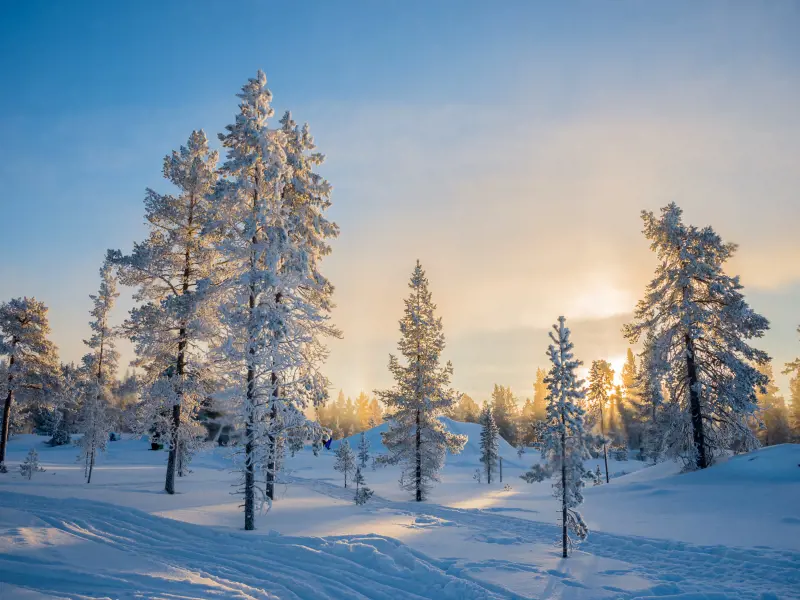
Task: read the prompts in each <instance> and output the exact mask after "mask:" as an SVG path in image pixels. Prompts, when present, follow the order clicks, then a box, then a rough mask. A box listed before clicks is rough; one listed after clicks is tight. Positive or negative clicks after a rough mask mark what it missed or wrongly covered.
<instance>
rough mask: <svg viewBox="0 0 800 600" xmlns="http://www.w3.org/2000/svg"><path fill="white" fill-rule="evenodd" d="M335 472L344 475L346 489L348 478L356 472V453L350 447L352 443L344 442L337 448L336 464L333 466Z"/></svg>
mask: <svg viewBox="0 0 800 600" xmlns="http://www.w3.org/2000/svg"><path fill="white" fill-rule="evenodd" d="M333 468H334V470H335V471H339V472H340V473H341V474H342V475H344V487H347V476H348V475H349V474H350V473H353V472H354V471H355V470H356V468H357V467H356V453H355V452H353V449H352V448H351V447H350V442H348V441H347V440H344V441H343V442H342V443H341V444H339V447H338V448H336V462H335V463H334V465H333Z"/></svg>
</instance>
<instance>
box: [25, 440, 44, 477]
mask: <svg viewBox="0 0 800 600" xmlns="http://www.w3.org/2000/svg"><path fill="white" fill-rule="evenodd" d="M43 471H44V469H43V468H42V467H40V466H39V453H38V452H36V450H35V449H34V448H31V449H30V450H28V454H27V456H26V457H25V460H24V461H22V463H21V464H20V465H19V472H20V474H21V475H22V476H23V477H25V478H26V479H31V478H32V477H33V474H34V473H41V472H43Z"/></svg>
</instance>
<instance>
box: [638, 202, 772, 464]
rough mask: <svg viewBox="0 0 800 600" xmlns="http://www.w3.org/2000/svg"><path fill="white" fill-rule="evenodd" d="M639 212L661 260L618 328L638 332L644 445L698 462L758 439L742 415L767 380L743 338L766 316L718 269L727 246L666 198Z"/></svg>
mask: <svg viewBox="0 0 800 600" xmlns="http://www.w3.org/2000/svg"><path fill="white" fill-rule="evenodd" d="M642 219H643V221H644V234H645V237H647V239H649V240H650V242H651V244H650V247H651V248H652V250H653V251H654V252H655V253H656V256H657V257H658V260H659V262H660V264H659V265H658V267H657V269H656V274H655V277H654V278H653V280H652V282H651V283H650V284H649V285H648V286H647V290H646V294H645V297H644V298H643V299H642V300H640V301H639V304H638V306H637V308H636V312H635V314H634V320H633V322H631V323H630V324H628V325H627V326H626V327H625V335H626V337H627V338H628V339H629V340H630V341H632V342H637V341H639V340H640V339H642V338H643V339H644V344H643V350H642V361H641V362H642V365H641V371H642V373H641V377H642V385H641V388H640V393H642V394H644V396H645V401H646V402H647V403H648V404H649V407H650V409H651V410H652V415H653V421H654V424H655V426H654V427H653V428H651V430H650V435H651V437H653V436H655V437H656V440H655V441H653V440H651V442H650V445H651V446H652V447H653V448H654V451H655V452H661V451H666V452H668V453H669V454H670V455H673V456H678V457H681V458H682V459H683V460H684V461H685V463H686V464H687V466H690V467H696V468H701V469H702V468H705V467H707V466H709V465H710V464H712V463H713V462H714V459H715V457H717V456H719V455H720V454H721V453H723V452H725V451H727V450H731V449H733V448H734V447H736V448H739V449H745V450H746V449H750V448H754V447H755V446H756V445H757V440H756V439H755V436H754V435H753V433H752V432H751V431H750V429H749V427H748V422H749V421H750V420H751V419H752V418H753V415H754V414H755V412H756V410H757V405H756V393H757V392H758V391H760V390H762V389H763V388H764V386H765V384H766V383H767V380H766V377H765V376H764V375H763V373H761V372H760V371H759V369H758V366H759V365H763V364H766V363H767V361H768V360H769V357H768V356H767V354H766V353H765V352H763V351H761V350H757V349H755V348H753V347H752V346H751V345H750V343H749V340H751V339H753V338H759V337H762V336H763V334H764V332H765V331H766V330H767V329H768V327H769V323H768V321H767V320H766V319H765V318H764V317H762V316H761V315H759V314H758V313H756V312H755V311H754V310H753V309H751V308H750V306H748V304H747V302H746V301H745V299H744V296H743V295H742V289H743V288H742V285H741V283H740V282H739V278H738V277H731V276H729V275H727V274H726V273H725V271H724V267H725V263H726V262H727V261H728V259H730V258H731V256H733V254H734V252H735V250H736V245H735V244H730V243H724V242H723V241H722V240H721V238H720V237H719V236H718V235H717V234H716V233H715V232H714V230H713V229H712V228H711V227H704V228H702V229H698V228H697V227H694V226H691V225H685V224H684V223H683V221H682V211H681V209H680V208H678V206H677V205H675V204H674V203H673V204H670V205H668V206H666V207H664V208H663V209H662V210H661V215H660V216H655V215H654V214H653V213H651V212H646V211H645V212H643V213H642ZM662 388H663V391H664V392H666V394H664V393H662Z"/></svg>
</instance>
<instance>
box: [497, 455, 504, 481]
mask: <svg viewBox="0 0 800 600" xmlns="http://www.w3.org/2000/svg"><path fill="white" fill-rule="evenodd" d="M497 462H498V463H500V483H503V457H502V456H498V457H497Z"/></svg>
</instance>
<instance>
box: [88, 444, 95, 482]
mask: <svg viewBox="0 0 800 600" xmlns="http://www.w3.org/2000/svg"><path fill="white" fill-rule="evenodd" d="M93 470H94V444H92V450H91V454H90V455H89V476H88V477H87V478H86V483H92V471H93Z"/></svg>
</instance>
